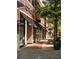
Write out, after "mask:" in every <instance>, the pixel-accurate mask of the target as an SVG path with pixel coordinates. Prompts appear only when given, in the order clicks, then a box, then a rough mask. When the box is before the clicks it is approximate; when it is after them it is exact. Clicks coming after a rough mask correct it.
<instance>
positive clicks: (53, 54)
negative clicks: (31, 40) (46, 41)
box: [17, 48, 61, 59]
mask: <svg viewBox="0 0 79 59" xmlns="http://www.w3.org/2000/svg"><path fill="white" fill-rule="evenodd" d="M17 59H61V51H60V50H54V49H53V48H23V49H21V50H20V51H18V52H17Z"/></svg>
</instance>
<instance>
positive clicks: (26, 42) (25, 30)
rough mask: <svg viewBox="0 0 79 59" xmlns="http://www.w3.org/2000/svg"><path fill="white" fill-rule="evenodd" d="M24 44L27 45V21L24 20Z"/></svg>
mask: <svg viewBox="0 0 79 59" xmlns="http://www.w3.org/2000/svg"><path fill="white" fill-rule="evenodd" d="M25 45H27V21H26V20H25Z"/></svg>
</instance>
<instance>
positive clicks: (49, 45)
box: [26, 43, 53, 48]
mask: <svg viewBox="0 0 79 59" xmlns="http://www.w3.org/2000/svg"><path fill="white" fill-rule="evenodd" d="M26 47H27V48H53V44H45V43H42V44H40V43H33V44H28V45H27V46H26Z"/></svg>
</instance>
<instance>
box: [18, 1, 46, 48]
mask: <svg viewBox="0 0 79 59" xmlns="http://www.w3.org/2000/svg"><path fill="white" fill-rule="evenodd" d="M40 1H41V0H18V1H17V49H20V48H21V47H23V46H25V45H27V44H29V43H31V44H32V43H38V41H39V40H42V39H44V37H45V34H44V31H45V26H44V24H45V22H44V19H43V18H41V17H36V16H37V14H36V13H35V6H36V4H40Z"/></svg>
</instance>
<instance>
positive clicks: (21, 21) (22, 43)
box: [20, 15, 25, 47]
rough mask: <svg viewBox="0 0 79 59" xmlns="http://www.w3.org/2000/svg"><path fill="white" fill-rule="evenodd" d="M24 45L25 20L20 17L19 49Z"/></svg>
mask: <svg viewBox="0 0 79 59" xmlns="http://www.w3.org/2000/svg"><path fill="white" fill-rule="evenodd" d="M24 45H25V19H24V17H23V16H22V15H20V47H22V46H24Z"/></svg>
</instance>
